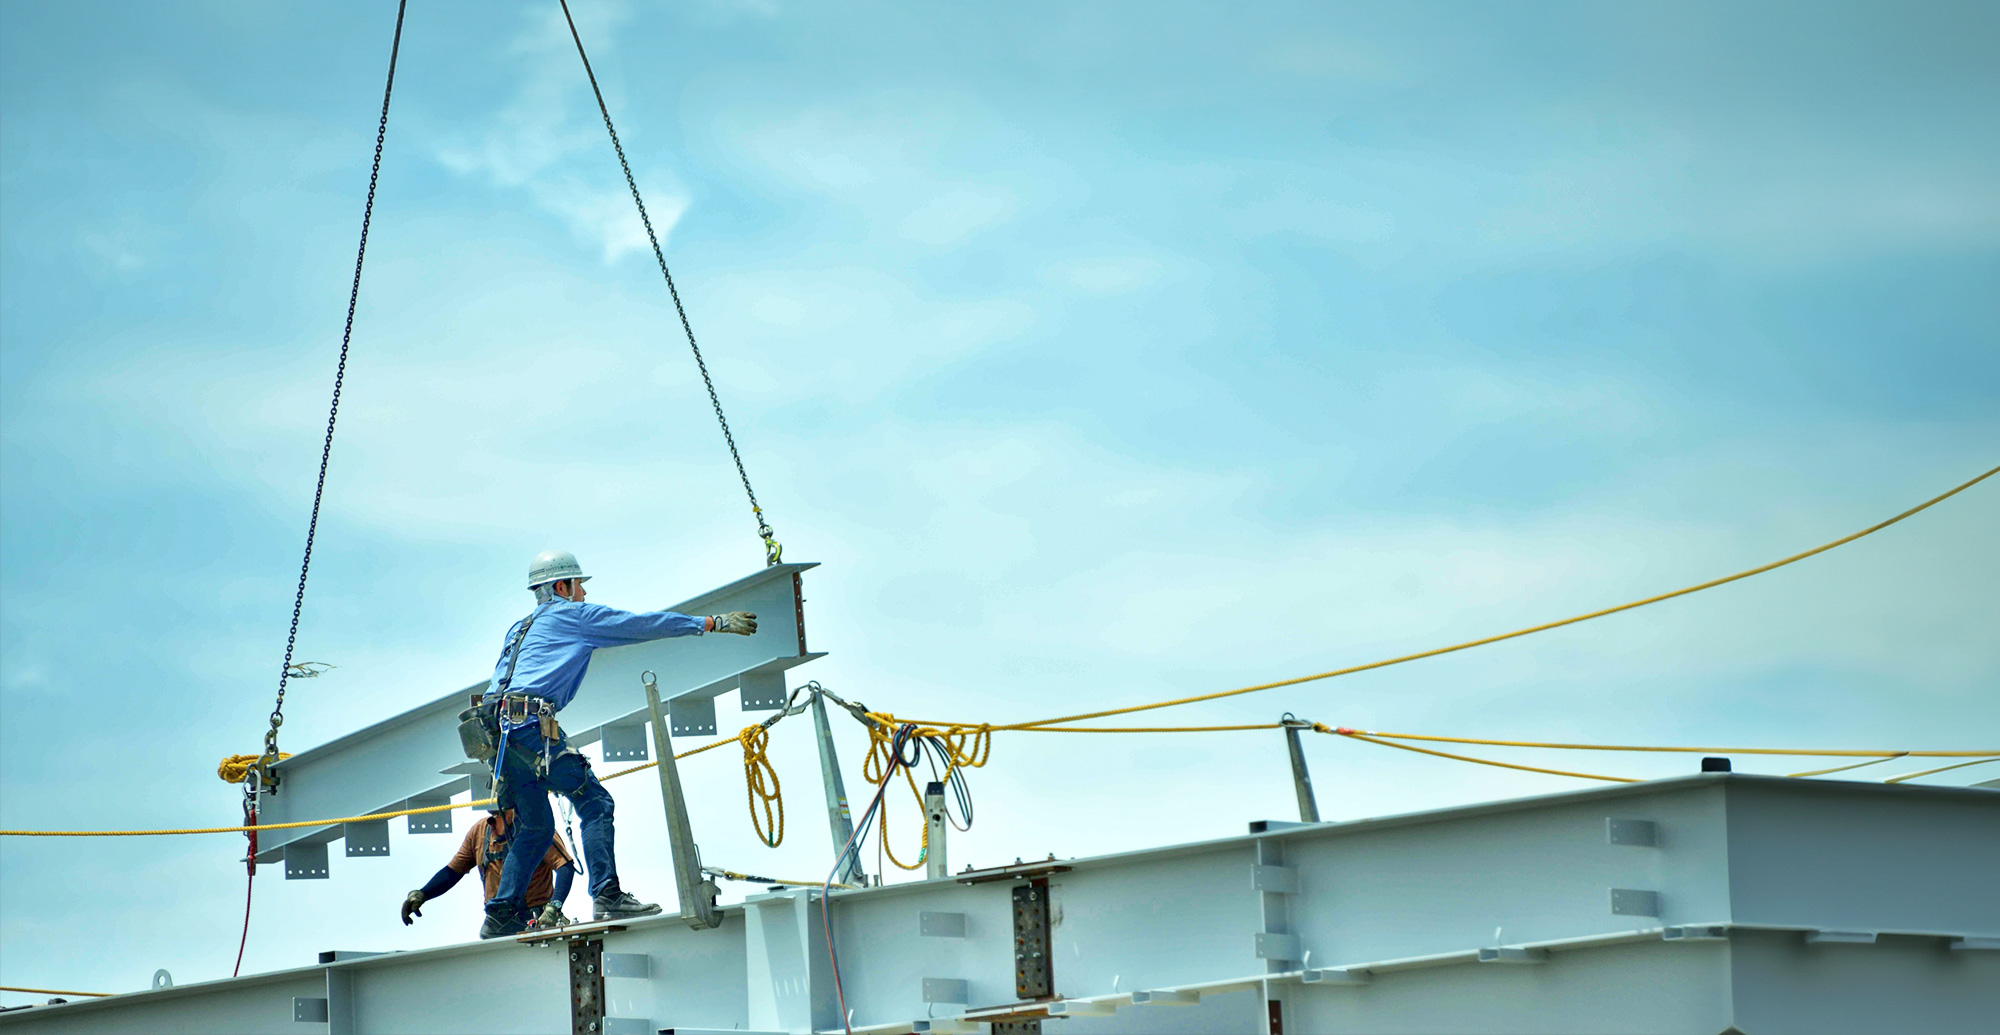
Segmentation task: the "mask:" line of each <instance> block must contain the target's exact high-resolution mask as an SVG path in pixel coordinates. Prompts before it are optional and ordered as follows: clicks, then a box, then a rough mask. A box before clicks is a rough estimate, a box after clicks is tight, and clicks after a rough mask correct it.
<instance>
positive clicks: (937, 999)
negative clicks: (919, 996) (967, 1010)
mask: <svg viewBox="0 0 2000 1035" xmlns="http://www.w3.org/2000/svg"><path fill="white" fill-rule="evenodd" d="M971 999H972V997H971V995H970V994H969V993H968V992H967V991H966V983H965V980H964V979H963V978H929V977H927V978H925V979H924V1002H927V1003H945V1004H947V1005H957V1006H964V1005H965V1004H966V1003H968V1002H970V1001H971Z"/></svg>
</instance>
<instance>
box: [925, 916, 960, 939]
mask: <svg viewBox="0 0 2000 1035" xmlns="http://www.w3.org/2000/svg"><path fill="white" fill-rule="evenodd" d="M917 933H918V934H920V935H922V936H924V937H926V938H963V937H965V914H964V913H933V912H931V911H930V910H928V909H926V910H923V911H921V912H919V913H918V914H917Z"/></svg>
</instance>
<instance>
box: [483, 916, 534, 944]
mask: <svg viewBox="0 0 2000 1035" xmlns="http://www.w3.org/2000/svg"><path fill="white" fill-rule="evenodd" d="M527 929H528V921H526V920H524V919H522V917H521V914H520V913H518V912H517V913H509V914H506V915H505V916H502V915H500V914H498V913H492V912H488V913H487V914H486V922H485V923H483V924H480V925H479V937H481V938H505V937H507V936H508V935H510V934H520V933H521V932H522V931H525V930H527Z"/></svg>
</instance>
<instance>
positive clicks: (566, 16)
mask: <svg viewBox="0 0 2000 1035" xmlns="http://www.w3.org/2000/svg"><path fill="white" fill-rule="evenodd" d="M561 3H562V12H563V20H564V21H567V22H568V23H569V35H570V39H572V40H575V41H576V56H577V57H579V58H581V59H583V74H584V75H585V76H587V77H589V79H590V92H591V93H592V94H593V95H595V96H596V97H597V110H598V113H599V114H601V115H603V116H604V131H605V132H606V133H608V134H610V136H611V149H612V150H613V151H615V152H617V154H618V167H619V168H620V169H622V170H624V172H625V186H626V187H628V188H630V189H631V191H632V204H633V205H634V206H636V207H637V208H638V209H639V222H640V223H641V224H643V225H644V226H645V227H646V240H647V241H649V242H651V243H652V245H653V259H654V261H656V262H658V263H659V264H660V276H661V277H663V278H665V279H666V282H667V294H668V295H670V296H672V297H673V300H674V312H675V313H677V314H679V316H680V318H681V330H682V331H684V332H686V333H687V340H688V348H689V349H690V350H692V351H693V352H694V365H695V367H696V368H698V369H699V370H700V371H701V383H702V385H703V386H705V387H706V388H707V389H708V402H709V405H710V406H713V407H714V408H715V422H716V423H717V424H720V425H721V426H722V440H723V441H724V442H725V443H728V445H729V458H730V459H731V460H734V461H735V462H736V477H737V478H739V479H741V480H742V482H743V494H744V495H745V496H748V497H750V513H751V514H752V515H754V516H755V517H756V519H757V537H758V538H759V539H762V540H764V564H765V566H767V567H768V566H770V565H773V564H777V563H778V562H779V561H780V560H781V559H782V557H783V554H784V547H783V546H782V545H780V544H779V543H778V540H777V539H776V538H775V536H776V535H777V533H776V532H775V531H773V530H772V528H771V525H770V522H768V521H765V520H764V508H763V507H760V506H758V505H757V491H756V490H755V489H752V488H751V487H750V475H749V473H748V472H747V471H745V470H744V468H743V454H742V453H740V452H738V451H737V449H736V436H735V435H734V434H732V433H731V432H730V430H729V418H728V417H725V416H723V414H722V400H721V398H720V397H718V396H717V395H716V394H715V380H714V379H713V378H711V377H709V376H708V362H707V361H706V360H704V359H702V357H701V346H700V345H697V344H695V340H694V325H693V324H690V323H689V322H688V314H687V307H686V306H684V305H682V304H681V292H680V289H679V288H677V287H675V286H674V275H673V274H672V273H670V272H668V271H667V255H666V253H665V252H664V251H661V250H660V235H659V234H656V233H654V232H653V219H652V217H651V216H648V215H647V214H646V201H645V199H644V198H641V197H640V196H639V181H638V180H635V179H633V178H632V163H631V162H629V161H626V160H625V145H624V144H621V143H619V142H618V127H616V126H613V125H612V124H611V109H610V108H609V107H608V106H606V105H605V103H604V91H603V90H601V89H599V88H598V86H597V73H596V72H595V71H594V70H592V69H591V67H590V55H589V54H586V53H584V50H583V36H582V35H581V34H579V33H578V32H577V31H576V19H575V18H574V17H571V15H570V13H569V0H561Z"/></svg>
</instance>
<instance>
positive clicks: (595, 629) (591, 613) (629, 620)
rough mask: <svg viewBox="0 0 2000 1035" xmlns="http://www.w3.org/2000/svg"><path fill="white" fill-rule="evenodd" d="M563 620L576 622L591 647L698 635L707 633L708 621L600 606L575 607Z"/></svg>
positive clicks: (579, 635) (579, 632)
mask: <svg viewBox="0 0 2000 1035" xmlns="http://www.w3.org/2000/svg"><path fill="white" fill-rule="evenodd" d="M565 610H566V611H568V612H569V613H567V614H565V615H564V616H563V617H564V618H566V619H569V620H571V621H573V622H575V623H576V630H577V635H578V637H579V638H581V639H582V640H583V641H584V642H585V643H588V644H590V645H591V646H592V647H616V646H619V645H620V644H626V643H643V642H645V641H647V640H663V639H666V638H667V637H669V636H699V635H701V634H702V633H705V632H708V631H709V621H708V619H707V618H703V617H699V616H696V615H684V614H681V613H680V612H678V611H648V612H646V613H644V614H635V613H633V612H631V611H620V610H618V609H617V608H615V607H605V606H604V605H603V604H578V605H577V606H576V607H575V608H573V609H565Z"/></svg>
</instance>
